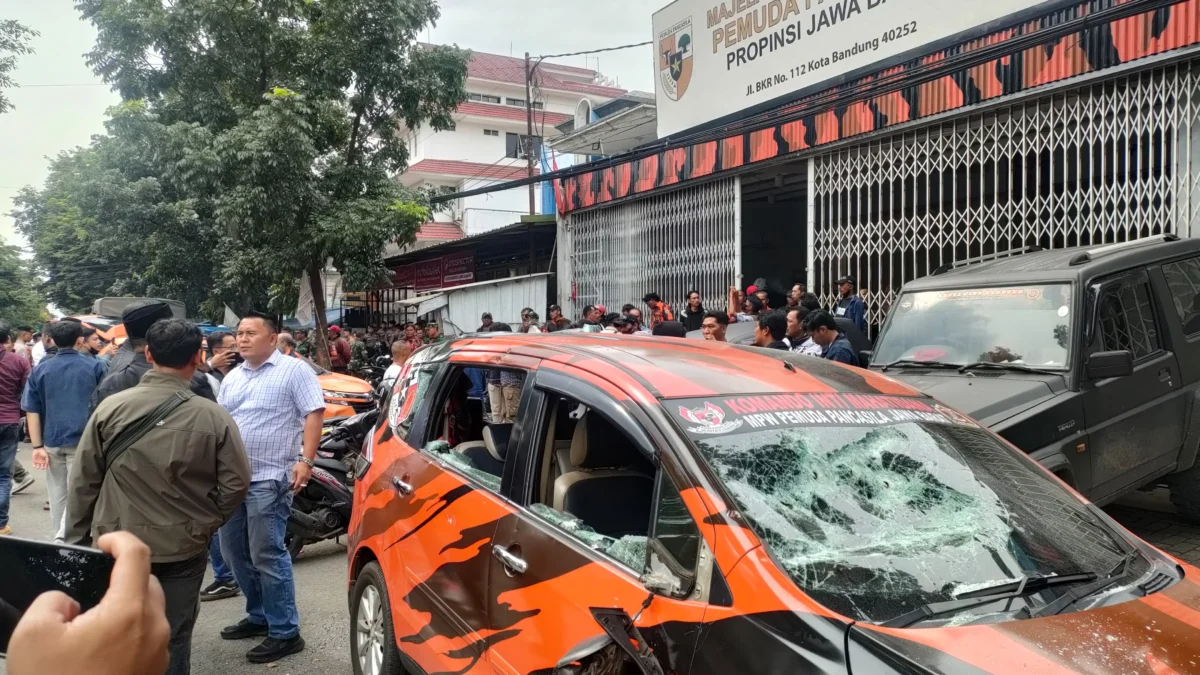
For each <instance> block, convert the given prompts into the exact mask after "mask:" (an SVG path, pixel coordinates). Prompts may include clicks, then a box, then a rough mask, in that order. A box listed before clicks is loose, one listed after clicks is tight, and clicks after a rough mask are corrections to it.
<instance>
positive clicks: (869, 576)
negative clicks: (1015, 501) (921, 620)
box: [698, 424, 1020, 621]
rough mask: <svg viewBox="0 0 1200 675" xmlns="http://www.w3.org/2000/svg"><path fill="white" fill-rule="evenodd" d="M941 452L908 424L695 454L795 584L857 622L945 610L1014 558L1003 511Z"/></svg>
mask: <svg viewBox="0 0 1200 675" xmlns="http://www.w3.org/2000/svg"><path fill="white" fill-rule="evenodd" d="M941 445H942V444H941V443H940V442H939V439H936V438H934V437H932V436H931V435H930V434H929V433H928V432H927V431H926V430H925V429H923V428H922V427H921V426H919V425H916V424H905V425H896V426H887V427H876V428H871V429H862V428H819V429H818V428H794V429H789V430H783V431H773V432H763V433H755V434H748V435H741V436H729V437H725V438H721V439H719V440H714V441H702V442H699V443H698V446H699V447H700V449H701V451H702V452H703V453H704V454H705V455H706V457H707V458H708V459H709V461H710V463H711V465H712V466H713V468H714V469H715V471H716V472H717V474H718V475H719V476H720V478H721V479H722V481H723V482H724V484H725V487H726V488H727V489H728V490H729V491H730V492H731V493H732V495H733V497H734V498H735V500H736V501H737V502H738V506H739V509H740V511H741V513H742V514H743V515H744V516H745V517H746V519H747V520H748V521H749V522H750V524H751V526H752V527H753V528H754V530H755V531H756V533H757V534H758V535H759V538H760V539H761V540H762V541H763V543H764V545H766V547H767V548H768V550H769V551H771V553H772V555H773V556H774V557H775V560H776V561H777V562H778V563H779V564H780V565H781V566H782V567H783V568H784V570H785V571H786V572H787V573H788V574H789V575H790V576H791V577H792V578H793V579H794V580H795V581H796V583H797V584H798V585H800V586H801V587H802V588H803V589H805V590H806V591H807V592H808V593H809V594H810V595H812V596H813V597H814V598H815V599H817V600H819V601H821V602H823V603H825V604H826V605H827V606H830V607H831V608H832V609H835V610H837V611H839V612H842V613H844V614H847V615H848V616H852V617H855V618H857V619H859V620H866V621H872V620H886V619H888V618H891V617H892V616H895V615H898V614H901V613H903V612H905V611H908V610H910V609H912V608H913V607H915V606H918V605H921V604H924V603H927V602H933V601H937V600H944V599H949V597H950V592H951V590H953V588H954V587H955V586H957V585H958V584H959V583H961V582H962V581H964V580H975V579H976V578H978V577H979V575H980V574H981V573H983V572H987V573H988V574H990V577H989V578H992V577H995V576H997V575H998V576H1001V577H1005V576H1006V574H1007V572H1005V571H1000V570H997V569H996V567H997V563H996V562H995V560H994V558H996V557H1002V558H1007V559H1011V558H1012V555H1011V554H1009V553H1007V549H1008V548H1009V540H1010V536H1011V534H1012V531H1013V528H1012V526H1011V524H1010V518H1009V511H1008V508H1007V507H1006V506H1005V504H1004V503H1003V502H1002V501H1001V500H1000V499H999V498H998V497H997V495H996V494H995V493H994V492H993V491H992V490H990V489H989V488H988V487H987V486H985V485H983V484H982V483H980V482H979V481H978V480H976V478H975V477H974V475H973V473H972V472H971V470H970V469H969V468H968V467H967V466H965V465H964V464H963V463H961V462H958V461H956V460H955V458H954V453H953V452H947V450H946V448H944V447H941ZM1011 567H1012V568H1014V569H1015V570H1017V571H1019V569H1020V566H1019V564H1017V563H1016V562H1015V561H1014V562H1013V564H1012V565H1011Z"/></svg>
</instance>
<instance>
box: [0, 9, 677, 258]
mask: <svg viewBox="0 0 1200 675" xmlns="http://www.w3.org/2000/svg"><path fill="white" fill-rule="evenodd" d="M667 2H668V0H608V1H607V2H604V3H596V2H592V1H591V0H541V1H538V0H441V3H440V5H441V8H442V18H441V20H440V21H438V25H437V26H436V27H434V28H431V29H430V30H429V31H428V32H427V34H426V36H425V39H427V40H429V41H432V42H435V43H439V44H457V45H458V46H459V47H464V48H469V49H474V50H476V51H484V52H491V53H494V54H511V55H513V56H524V54H525V52H529V53H530V54H533V55H535V56H540V55H546V54H563V53H568V52H578V51H585V50H590V49H600V48H604V47H615V46H620V45H625V44H633V43H638V42H645V41H648V40H650V37H651V33H652V29H651V15H652V14H653V13H654V12H655V11H657V10H658V9H659V8H660V7H661V6H663V5H665V4H667ZM0 19H16V20H18V21H20V22H21V23H23V24H25V25H26V26H28V27H30V28H33V29H35V30H37V31H39V32H40V33H41V36H40V37H38V38H36V39H35V40H34V42H33V48H34V49H35V50H36V53H35V54H32V55H29V56H25V57H22V58H21V60H20V61H19V63H18V65H17V70H16V72H15V74H14V79H15V80H16V82H17V83H18V84H19V85H21V86H20V88H16V89H9V90H7V92H6V95H7V96H9V98H10V99H11V100H12V102H13V104H14V106H15V108H16V109H15V110H13V111H11V112H9V113H7V114H4V115H0V239H3V240H4V243H8V244H16V245H18V246H23V245H24V244H25V242H24V240H23V239H22V238H21V237H20V235H19V234H17V233H16V232H15V231H14V230H13V221H12V218H11V217H10V216H9V212H10V211H11V210H12V206H13V204H12V198H13V197H14V196H15V195H16V192H17V190H18V189H20V188H21V187H23V186H25V185H31V184H32V185H38V186H40V185H41V184H42V181H44V180H45V178H46V175H47V169H48V158H51V157H54V156H55V155H57V154H58V153H60V152H63V151H65V150H70V149H71V148H74V147H77V146H81V145H87V143H88V141H89V139H90V138H91V137H92V136H93V135H94V134H100V133H104V120H105V110H107V109H108V108H109V107H110V106H112V105H114V104H116V103H118V102H119V99H118V97H117V95H116V94H114V93H112V92H111V91H110V90H109V88H108V87H107V86H105V85H104V84H103V82H101V81H100V79H99V78H97V77H96V76H95V75H93V74H92V72H91V70H90V69H89V68H88V66H87V64H86V63H85V61H84V54H85V53H86V52H87V51H88V50H90V49H91V47H92V44H93V42H94V41H95V37H96V33H95V30H94V29H93V28H92V27H91V25H90V24H87V23H85V22H83V21H81V20H80V19H79V15H78V13H77V12H76V11H75V9H74V3H73V2H72V0H0ZM653 59H654V57H653V52H652V50H651V48H650V47H649V46H645V47H638V48H636V49H626V50H621V51H615V52H607V53H602V54H598V55H595V56H589V57H584V56H574V57H569V58H562V59H551V60H552V61H555V62H558V63H564V64H567V65H576V66H586V67H588V68H592V69H598V70H600V71H601V73H603V74H604V75H605V76H607V77H609V78H612V79H613V80H615V81H617V82H618V83H619V84H620V86H621V87H624V88H626V89H637V90H641V91H646V92H653V91H654V60H653Z"/></svg>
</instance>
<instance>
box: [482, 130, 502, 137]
mask: <svg viewBox="0 0 1200 675" xmlns="http://www.w3.org/2000/svg"><path fill="white" fill-rule="evenodd" d="M483 135H484V136H499V135H500V130H499V129H484V130H483Z"/></svg>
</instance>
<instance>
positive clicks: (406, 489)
mask: <svg viewBox="0 0 1200 675" xmlns="http://www.w3.org/2000/svg"><path fill="white" fill-rule="evenodd" d="M405 478H407V476H405ZM392 487H394V488H396V492H398V493H400V494H402V495H404V496H405V497H407V496H408V495H411V494H412V491H413V486H412V483H405V482H404V481H402V480H400V479H399V478H397V477H395V476H392Z"/></svg>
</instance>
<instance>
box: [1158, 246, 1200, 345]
mask: <svg viewBox="0 0 1200 675" xmlns="http://www.w3.org/2000/svg"><path fill="white" fill-rule="evenodd" d="M1162 271H1163V276H1165V277H1166V278H1167V286H1168V287H1169V288H1170V289H1171V301H1172V304H1174V305H1175V312H1176V313H1177V314H1178V315H1179V321H1180V322H1181V323H1182V324H1183V332H1184V333H1185V334H1187V335H1189V336H1191V335H1196V334H1197V333H1200V258H1189V259H1187V260H1180V261H1179V262H1173V263H1167V264H1166V265H1163V266H1162Z"/></svg>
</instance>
